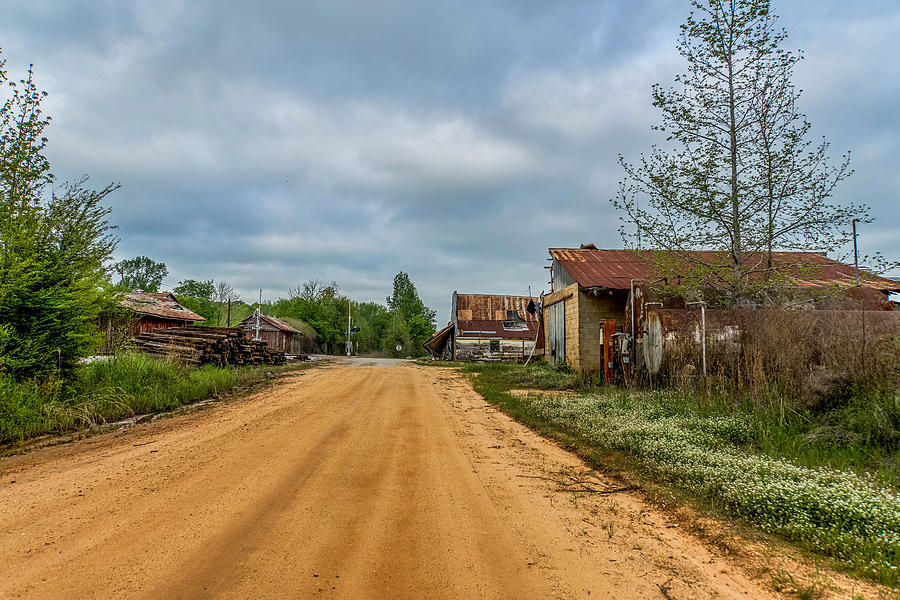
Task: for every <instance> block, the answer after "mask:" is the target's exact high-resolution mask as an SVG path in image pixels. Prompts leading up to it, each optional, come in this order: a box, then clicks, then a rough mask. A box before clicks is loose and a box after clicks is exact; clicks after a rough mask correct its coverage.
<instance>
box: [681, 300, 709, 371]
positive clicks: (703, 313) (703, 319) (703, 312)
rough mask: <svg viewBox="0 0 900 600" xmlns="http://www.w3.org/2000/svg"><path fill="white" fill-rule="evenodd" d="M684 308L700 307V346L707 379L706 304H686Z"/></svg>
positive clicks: (700, 302)
mask: <svg viewBox="0 0 900 600" xmlns="http://www.w3.org/2000/svg"><path fill="white" fill-rule="evenodd" d="M684 306H685V307H688V306H699V307H700V336H701V337H700V346H701V347H702V348H703V376H704V377H706V302H704V301H703V300H698V301H697V302H685V303H684Z"/></svg>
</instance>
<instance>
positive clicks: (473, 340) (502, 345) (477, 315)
mask: <svg viewBox="0 0 900 600" xmlns="http://www.w3.org/2000/svg"><path fill="white" fill-rule="evenodd" d="M534 306H535V305H534V299H532V298H530V297H528V296H501V295H496V294H460V293H458V292H453V296H452V299H451V307H450V319H451V320H450V323H449V324H448V325H447V327H445V328H444V329H442V330H440V331H438V332H437V333H436V334H434V336H432V337H431V338H430V339H429V340H428V341H427V342H425V348H426V349H427V350H428V351H429V352H430V353H431V354H432V356H434V357H435V358H439V359H445V360H473V361H477V360H483V361H500V360H508V361H521V360H525V359H526V358H527V357H528V356H529V355H530V354H531V352H532V349H533V348H534V344H535V340H536V339H537V336H538V330H539V328H540V320H539V318H538V316H537V313H536V311H535V309H534Z"/></svg>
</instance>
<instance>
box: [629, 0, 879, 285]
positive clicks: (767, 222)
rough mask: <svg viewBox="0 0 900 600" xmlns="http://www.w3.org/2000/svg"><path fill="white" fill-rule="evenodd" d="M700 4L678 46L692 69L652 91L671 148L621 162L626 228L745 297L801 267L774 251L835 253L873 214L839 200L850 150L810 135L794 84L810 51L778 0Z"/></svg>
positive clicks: (632, 238)
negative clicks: (778, 11) (761, 282)
mask: <svg viewBox="0 0 900 600" xmlns="http://www.w3.org/2000/svg"><path fill="white" fill-rule="evenodd" d="M692 5H693V7H694V9H695V12H692V13H691V14H690V16H689V17H688V19H687V22H686V23H685V24H684V25H682V26H681V36H680V38H679V42H678V51H679V53H680V54H681V55H682V56H683V57H684V58H685V59H686V60H687V64H688V67H687V72H686V73H684V74H681V75H679V76H677V77H676V78H675V82H676V86H675V87H671V88H664V87H663V86H661V85H658V84H657V85H655V86H654V87H653V94H652V96H653V105H654V106H655V107H656V108H658V109H659V110H660V112H661V116H662V122H661V123H660V124H658V125H656V126H654V127H653V129H655V130H658V131H661V132H664V133H665V134H666V135H667V138H666V141H667V146H666V148H662V147H659V146H654V147H653V148H652V150H651V152H650V154H649V156H642V157H641V160H640V161H639V162H638V163H637V164H633V163H629V162H626V161H625V159H624V158H623V157H620V163H621V165H622V167H623V169H624V171H625V180H624V181H623V182H622V183H621V184H620V189H619V193H618V195H617V197H616V198H615V199H614V200H613V204H614V205H615V206H616V207H617V208H619V209H620V210H622V211H623V212H624V213H625V215H626V216H625V217H623V221H625V223H626V224H627V225H630V226H633V227H634V229H633V230H632V229H630V228H629V230H628V231H626V229H625V228H624V227H623V229H622V233H623V237H625V239H626V241H629V242H632V243H635V244H636V246H637V247H638V248H640V247H641V246H642V245H643V244H647V245H649V246H650V247H651V248H657V249H663V250H668V251H674V252H675V253H676V255H677V256H678V257H679V258H678V260H677V261H675V262H676V263H677V264H678V268H679V269H684V268H685V265H691V266H692V267H693V268H692V271H693V273H690V275H692V276H693V279H694V280H695V281H696V282H697V283H698V284H699V283H703V284H705V285H713V286H716V287H719V288H720V289H722V290H723V291H725V292H727V294H728V295H730V296H731V297H732V298H734V299H736V298H738V297H740V296H741V295H743V294H746V293H748V292H749V291H751V287H752V286H751V285H750V282H751V279H750V278H751V276H752V275H753V274H754V273H762V274H764V275H765V276H766V278H769V277H771V276H773V275H776V274H777V272H778V271H779V270H780V269H783V268H785V267H788V266H790V265H779V264H775V262H774V261H773V260H772V257H773V251H774V250H780V249H788V250H794V249H799V250H806V249H815V250H831V249H834V248H835V247H837V246H839V245H841V244H843V243H844V242H845V241H846V239H847V238H846V227H847V226H848V225H849V224H850V220H851V219H852V218H854V217H859V218H865V213H866V210H867V209H866V207H865V206H862V205H850V206H841V205H839V204H837V203H835V202H834V201H833V199H832V195H833V192H834V189H835V186H836V185H837V184H838V183H840V182H841V181H842V180H843V179H845V178H846V177H847V176H849V175H850V173H851V171H850V169H849V153H848V154H847V155H845V156H844V157H843V158H842V160H840V161H838V162H837V163H833V162H832V161H829V160H828V155H827V154H828V144H827V142H824V141H823V142H821V143H819V144H813V143H812V142H811V141H810V140H809V133H810V125H809V123H808V122H807V121H806V119H805V117H804V116H803V115H802V113H800V112H799V110H798V109H797V100H798V98H799V96H800V92H799V90H796V89H795V88H794V87H793V85H792V83H791V77H792V70H793V66H794V64H796V62H797V60H799V58H800V56H799V54H795V53H792V52H789V51H787V50H785V49H784V48H783V47H782V46H783V43H784V41H785V39H786V33H785V32H784V30H783V29H780V28H778V26H777V17H776V16H775V15H774V14H772V12H771V11H770V5H769V2H768V0H702V1H701V0H695V1H694V2H692ZM697 249H709V250H718V251H720V252H719V253H717V254H715V255H698V254H696V253H693V252H691V251H692V250H697ZM710 256H712V257H713V258H710ZM662 266H663V265H661V267H662ZM663 271H665V269H663ZM664 274H665V273H664ZM680 274H686V273H680Z"/></svg>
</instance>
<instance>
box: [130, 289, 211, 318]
mask: <svg viewBox="0 0 900 600" xmlns="http://www.w3.org/2000/svg"><path fill="white" fill-rule="evenodd" d="M119 304H121V305H122V306H124V307H126V308H130V309H131V310H133V311H134V312H136V313H138V314H141V315H152V316H154V317H161V318H163V319H173V320H176V321H205V320H206V319H204V318H203V317H201V316H200V315H198V314H197V313H195V312H193V311H191V310H188V309H186V308H185V307H183V306H182V305H181V304H179V303H178V300H176V299H175V296H174V295H173V294H172V293H171V292H153V293H151V292H131V293H129V294H125V295H124V296H123V297H122V298H121V300H119Z"/></svg>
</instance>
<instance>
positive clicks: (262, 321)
mask: <svg viewBox="0 0 900 600" xmlns="http://www.w3.org/2000/svg"><path fill="white" fill-rule="evenodd" d="M238 327H240V328H241V329H243V330H244V337H246V338H247V339H248V340H253V339H256V335H257V328H256V315H255V314H253V315H250V316H249V317H247V318H246V319H244V320H243V321H241V322H240V324H239V325H238ZM302 336H303V334H302V333H300V332H299V331H297V330H296V329H295V328H293V327H291V326H290V325H289V324H287V323H285V322H284V321H282V320H281V319H277V318H275V317H269V316H266V315H259V339H261V340H263V341H265V342H266V345H267V346H268V347H269V349H270V350H275V351H276V352H284V353H285V354H291V355H297V354H302V348H301V340H300V338H301V337H302Z"/></svg>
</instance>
